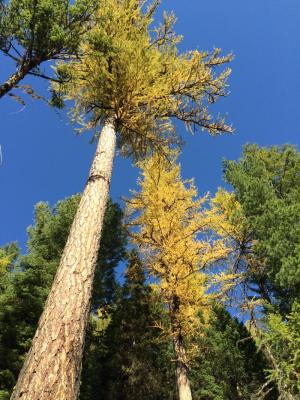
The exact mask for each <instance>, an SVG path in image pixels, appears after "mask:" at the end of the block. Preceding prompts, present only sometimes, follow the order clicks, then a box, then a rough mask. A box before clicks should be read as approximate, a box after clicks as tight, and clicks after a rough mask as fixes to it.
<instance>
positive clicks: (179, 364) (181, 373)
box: [174, 336, 192, 400]
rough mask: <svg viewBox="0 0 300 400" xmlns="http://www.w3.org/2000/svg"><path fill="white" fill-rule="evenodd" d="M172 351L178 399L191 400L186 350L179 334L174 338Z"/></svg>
mask: <svg viewBox="0 0 300 400" xmlns="http://www.w3.org/2000/svg"><path fill="white" fill-rule="evenodd" d="M174 352H175V356H176V380H177V389H178V397H179V400H192V391H191V385H190V381H189V378H188V368H187V365H186V362H185V359H186V352H185V348H184V344H183V341H182V338H181V337H180V336H179V337H175V338H174Z"/></svg>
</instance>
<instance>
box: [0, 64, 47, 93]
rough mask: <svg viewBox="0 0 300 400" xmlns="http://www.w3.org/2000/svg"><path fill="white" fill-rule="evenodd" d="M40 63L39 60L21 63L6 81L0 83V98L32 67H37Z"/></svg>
mask: <svg viewBox="0 0 300 400" xmlns="http://www.w3.org/2000/svg"><path fill="white" fill-rule="evenodd" d="M39 64H40V61H39V60H33V61H31V62H29V63H28V64H25V65H23V66H22V67H21V68H20V69H18V70H17V71H16V72H15V73H14V74H13V75H11V77H10V78H9V79H7V81H6V82H4V83H3V84H1V85H0V99H1V97H3V96H5V95H6V94H7V93H9V92H10V91H11V90H12V89H14V88H15V87H16V86H17V85H18V83H19V82H20V81H21V80H22V79H23V78H25V76H26V75H27V74H28V72H30V71H31V70H32V69H34V68H35V67H37V66H38V65H39Z"/></svg>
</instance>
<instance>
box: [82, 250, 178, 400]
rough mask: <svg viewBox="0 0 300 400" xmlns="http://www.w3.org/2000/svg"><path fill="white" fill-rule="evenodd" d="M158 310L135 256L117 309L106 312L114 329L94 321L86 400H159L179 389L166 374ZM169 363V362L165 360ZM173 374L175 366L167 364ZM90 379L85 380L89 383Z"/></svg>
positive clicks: (85, 373)
mask: <svg viewBox="0 0 300 400" xmlns="http://www.w3.org/2000/svg"><path fill="white" fill-rule="evenodd" d="M156 312H157V310H155V305H154V304H153V301H152V295H151V289H150V287H149V286H147V285H146V284H145V274H144V268H143V265H142V263H141V261H140V260H139V257H138V255H137V253H136V252H135V251H132V252H131V253H130V255H129V259H128V266H127V269H126V273H125V282H124V285H123V286H122V287H120V288H119V290H118V295H117V299H116V303H115V304H114V305H113V306H112V307H110V308H108V309H106V310H105V311H104V314H103V313H102V316H103V315H105V313H107V314H108V318H109V320H110V321H109V322H110V323H109V325H108V326H107V328H106V329H103V330H102V329H101V322H102V324H103V320H102V321H101V318H100V319H98V321H96V320H94V325H93V328H94V329H93V334H92V335H89V343H88V346H89V353H87V354H88V357H87V358H86V360H85V363H84V368H83V378H84V379H83V385H82V387H81V396H80V399H81V400H90V399H98V398H99V399H101V398H103V399H106V400H123V399H124V400H127V399H128V400H129V399H130V400H139V399H149V400H159V399H167V398H168V397H166V396H165V392H167V391H168V390H169V389H170V388H173V387H174V382H173V381H172V382H169V381H168V379H167V377H166V375H165V372H166V370H164V369H163V368H162V365H161V364H162V360H161V358H162V356H163V354H162V351H163V350H164V348H163V346H162V345H161V344H160V342H159V340H158V336H159V331H158V330H157V328H154V326H153V325H154V320H155V317H154V316H155V313H156ZM163 362H165V360H163ZM168 369H169V370H170V369H172V364H171V363H170V360H169V363H168ZM85 378H86V380H85Z"/></svg>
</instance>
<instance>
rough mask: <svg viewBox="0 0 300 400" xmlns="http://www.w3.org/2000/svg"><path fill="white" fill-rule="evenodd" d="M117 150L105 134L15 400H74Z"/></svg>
mask: <svg viewBox="0 0 300 400" xmlns="http://www.w3.org/2000/svg"><path fill="white" fill-rule="evenodd" d="M115 146H116V132H115V126H114V123H113V121H107V123H106V124H105V125H104V128H103V130H102V133H101V136H100V139H99V143H98V146H97V151H96V154H95V157H94V160H93V163H92V167H91V170H90V175H89V177H90V178H89V179H88V182H87V184H86V187H85V190H84V192H83V195H82V198H81V201H80V204H79V207H78V211H77V213H76V216H75V218H74V221H73V224H72V227H71V230H70V234H69V237H68V241H67V244H66V246H65V249H64V252H63V255H62V258H61V262H60V265H59V268H58V270H57V273H56V276H55V278H54V282H53V285H52V288H51V291H50V294H49V296H48V299H47V302H46V305H45V308H44V312H43V314H42V316H41V318H40V321H39V325H38V329H37V331H36V334H35V336H34V339H33V342H32V346H31V349H30V351H29V353H28V355H27V358H26V361H25V363H24V366H23V368H22V371H21V373H20V376H19V379H18V382H17V385H16V388H15V391H14V393H13V395H12V397H11V399H12V400H17V399H18V400H19V399H22V400H74V399H76V398H77V396H78V393H79V384H80V373H81V360H82V352H83V346H84V337H85V330H86V325H87V321H88V314H89V310H90V300H91V294H92V284H93V277H94V272H95V266H96V261H97V256H98V249H99V242H100V236H101V230H102V224H103V217H104V213H105V208H106V203H107V199H108V193H109V185H110V179H111V173H112V164H113V158H114V153H115Z"/></svg>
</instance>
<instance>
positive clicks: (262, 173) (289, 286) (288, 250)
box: [224, 145, 300, 312]
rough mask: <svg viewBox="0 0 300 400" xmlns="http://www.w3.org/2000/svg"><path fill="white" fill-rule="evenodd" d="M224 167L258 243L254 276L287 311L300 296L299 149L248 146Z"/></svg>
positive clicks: (291, 147)
mask: <svg viewBox="0 0 300 400" xmlns="http://www.w3.org/2000/svg"><path fill="white" fill-rule="evenodd" d="M224 166H225V179H226V181H227V182H228V183H230V184H231V185H232V186H233V188H234V192H235V194H236V196H237V199H238V200H239V202H240V203H241V205H242V210H243V213H244V214H245V216H246V218H247V222H248V223H249V226H250V229H251V238H252V239H253V240H255V241H256V242H255V243H256V244H255V245H254V249H253V251H254V255H255V257H256V259H257V260H258V261H259V262H258V264H259V266H260V267H259V268H252V269H251V271H250V277H251V280H252V282H253V283H254V284H255V285H258V286H261V285H263V286H264V288H265V290H266V292H268V293H269V298H270V300H271V299H272V298H273V299H274V301H275V302H276V303H279V305H280V308H281V310H282V311H283V312H286V311H289V310H290V309H291V304H292V303H293V301H294V299H295V298H298V297H299V294H300V268H299V263H300V153H299V152H298V151H297V150H296V148H295V147H293V146H290V145H285V146H282V147H275V146H274V147H270V148H269V149H267V148H259V147H258V146H257V145H247V146H245V148H244V152H243V155H242V157H241V159H240V160H239V161H237V162H235V161H226V162H225V164H224ZM253 288H254V289H255V287H253ZM261 292H262V291H261V290H260V294H262V293H261Z"/></svg>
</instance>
